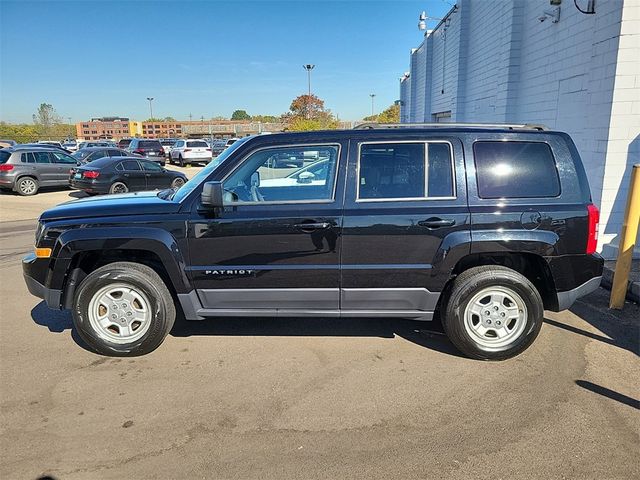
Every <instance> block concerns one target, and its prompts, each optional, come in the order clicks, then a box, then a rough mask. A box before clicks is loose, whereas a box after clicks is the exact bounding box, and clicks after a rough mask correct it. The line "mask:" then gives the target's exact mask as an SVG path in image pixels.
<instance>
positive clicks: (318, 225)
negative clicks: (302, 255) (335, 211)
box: [294, 222, 331, 232]
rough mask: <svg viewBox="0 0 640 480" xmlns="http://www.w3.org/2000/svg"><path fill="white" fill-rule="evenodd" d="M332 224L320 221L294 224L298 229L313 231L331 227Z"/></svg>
mask: <svg viewBox="0 0 640 480" xmlns="http://www.w3.org/2000/svg"><path fill="white" fill-rule="evenodd" d="M330 226H331V224H330V223H329V222H318V223H298V224H297V225H294V227H295V228H297V229H298V230H302V231H303V232H312V231H314V230H324V229H325V228H329V227H330Z"/></svg>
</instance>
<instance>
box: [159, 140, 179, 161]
mask: <svg viewBox="0 0 640 480" xmlns="http://www.w3.org/2000/svg"><path fill="white" fill-rule="evenodd" d="M177 141H178V139H177V138H161V139H160V144H161V145H162V149H163V150H164V156H165V157H167V158H169V157H170V156H171V147H173V145H174V144H175V143H176V142H177Z"/></svg>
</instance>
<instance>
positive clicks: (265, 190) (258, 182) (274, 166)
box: [223, 145, 340, 204]
mask: <svg viewBox="0 0 640 480" xmlns="http://www.w3.org/2000/svg"><path fill="white" fill-rule="evenodd" d="M339 155H340V148H339V146H338V145H313V146H298V147H281V148H269V149H264V150H259V151H257V152H255V153H253V154H251V155H250V156H249V157H248V158H247V159H246V160H245V161H244V162H243V163H242V165H240V167H239V168H238V169H237V170H236V171H234V172H233V173H232V174H231V175H230V176H229V177H228V178H227V179H226V180H225V181H224V185H223V187H224V190H225V203H229V204H234V203H255V202H309V201H311V202H313V201H329V200H332V199H333V191H334V185H335V182H336V172H337V165H338V158H339ZM319 161H323V162H324V163H325V166H324V167H325V168H319V169H316V170H313V171H312V170H311V169H307V171H304V170H305V169H306V167H307V166H308V165H311V164H312V163H315V162H319Z"/></svg>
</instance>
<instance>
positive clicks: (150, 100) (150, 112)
mask: <svg viewBox="0 0 640 480" xmlns="http://www.w3.org/2000/svg"><path fill="white" fill-rule="evenodd" d="M147 100H149V114H150V115H151V120H152V121H153V107H152V106H151V102H153V97H147Z"/></svg>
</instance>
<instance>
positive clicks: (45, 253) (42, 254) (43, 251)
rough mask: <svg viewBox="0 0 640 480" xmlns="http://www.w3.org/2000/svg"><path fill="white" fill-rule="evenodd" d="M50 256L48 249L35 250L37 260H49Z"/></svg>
mask: <svg viewBox="0 0 640 480" xmlns="http://www.w3.org/2000/svg"><path fill="white" fill-rule="evenodd" d="M50 256H51V249H50V248H36V257H37V258H49V257H50Z"/></svg>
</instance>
